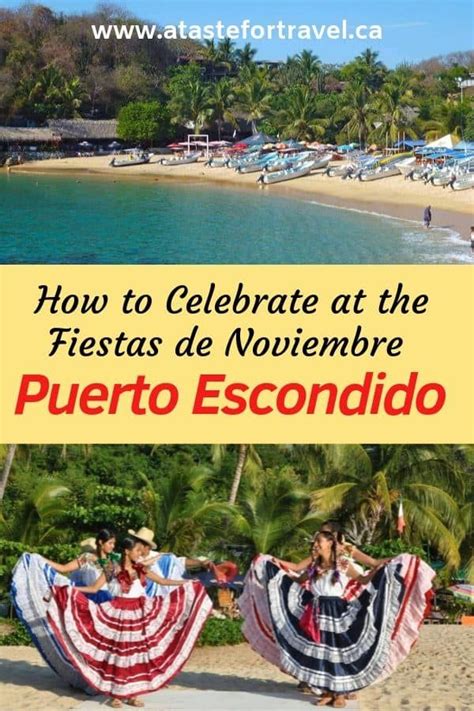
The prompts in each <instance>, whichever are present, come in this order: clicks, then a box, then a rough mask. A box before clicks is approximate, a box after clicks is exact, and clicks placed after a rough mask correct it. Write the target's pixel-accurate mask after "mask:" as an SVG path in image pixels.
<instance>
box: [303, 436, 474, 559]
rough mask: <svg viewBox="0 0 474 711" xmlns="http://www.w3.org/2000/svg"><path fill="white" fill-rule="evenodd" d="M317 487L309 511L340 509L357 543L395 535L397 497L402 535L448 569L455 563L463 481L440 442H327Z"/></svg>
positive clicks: (458, 468)
mask: <svg viewBox="0 0 474 711" xmlns="http://www.w3.org/2000/svg"><path fill="white" fill-rule="evenodd" d="M321 462H322V464H321V469H320V482H321V485H320V486H319V487H318V488H317V489H315V490H314V491H313V494H312V501H313V511H314V512H316V513H319V514H320V515H325V516H328V515H333V514H335V513H337V512H342V513H343V515H344V522H345V525H346V524H348V526H346V527H350V526H352V530H353V532H354V533H355V532H358V537H359V540H358V541H356V542H359V543H362V544H363V543H375V542H377V540H379V539H380V538H381V537H382V536H393V535H394V534H395V520H396V512H397V507H398V502H399V500H400V498H402V500H403V506H404V512H405V519H406V522H407V530H406V534H405V535H406V537H407V540H409V541H411V542H412V543H414V544H419V543H420V542H424V543H428V542H429V544H430V545H431V546H432V547H433V548H435V549H436V550H437V551H438V552H439V553H440V554H441V555H442V557H443V558H444V560H445V561H446V563H447V564H448V565H449V566H451V567H454V568H455V567H457V566H458V565H459V563H460V544H461V541H462V538H463V534H462V533H461V529H462V523H461V515H460V509H459V504H458V502H459V501H460V500H462V498H463V496H464V489H465V481H464V475H463V472H462V470H461V469H460V467H459V466H458V465H457V463H456V461H455V459H454V458H453V456H452V451H451V450H450V449H449V448H447V447H444V446H442V445H412V446H408V445H390V446H380V445H379V446H374V447H372V448H364V447H361V446H359V445H345V446H344V445H338V446H327V447H325V448H324V450H323V457H322V460H321Z"/></svg>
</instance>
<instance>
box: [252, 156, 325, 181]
mask: <svg viewBox="0 0 474 711" xmlns="http://www.w3.org/2000/svg"><path fill="white" fill-rule="evenodd" d="M313 167H314V160H305V161H303V162H301V163H297V164H296V165H294V166H293V167H292V168H287V169H286V170H280V171H279V172H277V173H262V175H261V176H260V177H259V178H258V180H257V182H258V183H263V184H264V185H272V184H273V183H282V182H283V181H285V180H295V178H303V177H304V176H305V175H309V173H311V171H312V170H313Z"/></svg>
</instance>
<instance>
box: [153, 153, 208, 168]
mask: <svg viewBox="0 0 474 711" xmlns="http://www.w3.org/2000/svg"><path fill="white" fill-rule="evenodd" d="M200 155H201V151H193V152H192V153H185V154H184V155H183V156H181V157H180V158H162V159H161V161H160V163H161V165H166V166H169V167H172V166H175V165H187V164H188V163H197V160H198V158H199V156H200Z"/></svg>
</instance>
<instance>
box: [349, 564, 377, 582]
mask: <svg viewBox="0 0 474 711" xmlns="http://www.w3.org/2000/svg"><path fill="white" fill-rule="evenodd" d="M381 566H382V564H380V565H378V566H376V567H375V568H372V570H370V571H369V572H368V573H359V572H358V571H357V570H356V569H355V568H354V566H353V565H351V564H350V563H349V565H348V566H347V575H348V576H349V578H352V580H357V582H358V583H362V585H367V584H368V583H370V581H371V580H372V578H373V577H374V575H375V573H376V572H377V571H378V570H379V568H380V567H381Z"/></svg>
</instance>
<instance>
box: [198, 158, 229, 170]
mask: <svg viewBox="0 0 474 711" xmlns="http://www.w3.org/2000/svg"><path fill="white" fill-rule="evenodd" d="M228 163H229V157H228V156H219V157H216V158H209V160H208V161H206V163H204V165H205V166H206V168H227V165H228Z"/></svg>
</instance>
